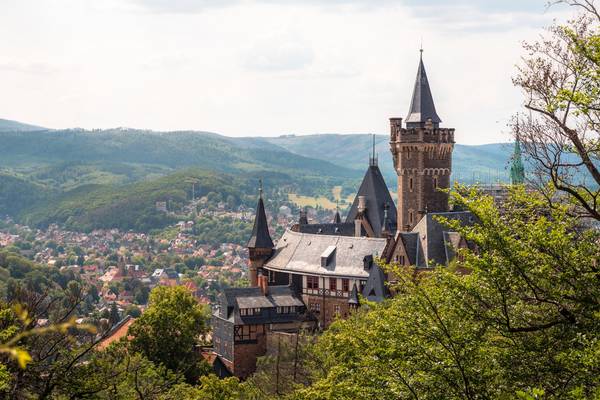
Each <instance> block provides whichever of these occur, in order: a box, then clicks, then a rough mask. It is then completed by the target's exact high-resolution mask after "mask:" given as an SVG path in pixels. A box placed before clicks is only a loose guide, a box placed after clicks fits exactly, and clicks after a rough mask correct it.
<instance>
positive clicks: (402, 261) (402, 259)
mask: <svg viewBox="0 0 600 400" xmlns="http://www.w3.org/2000/svg"><path fill="white" fill-rule="evenodd" d="M400 264H402V265H404V256H400Z"/></svg>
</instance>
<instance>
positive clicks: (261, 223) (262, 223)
mask: <svg viewBox="0 0 600 400" xmlns="http://www.w3.org/2000/svg"><path fill="white" fill-rule="evenodd" d="M248 248H252V249H254V248H260V249H271V248H273V240H271V235H270V234H269V225H268V224H267V214H266V213H265V204H264V202H263V199H262V196H260V197H259V198H258V205H257V206H256V217H255V218H254V227H253V228H252V236H250V240H248Z"/></svg>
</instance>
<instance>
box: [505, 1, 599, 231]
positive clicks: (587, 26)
mask: <svg viewBox="0 0 600 400" xmlns="http://www.w3.org/2000/svg"><path fill="white" fill-rule="evenodd" d="M555 3H566V4H569V5H572V6H574V7H577V8H578V9H579V10H582V14H580V15H579V16H578V17H577V18H576V19H575V20H573V21H571V22H570V23H569V24H567V25H554V26H552V27H551V28H550V29H549V32H548V33H549V34H548V35H547V36H546V37H544V38H542V39H541V40H540V41H538V42H535V43H528V44H526V45H525V50H526V51H527V52H528V53H529V55H528V56H527V57H526V58H525V59H524V60H523V64H522V65H521V66H520V68H519V74H518V75H517V76H516V77H515V79H514V83H515V84H516V85H517V86H518V87H519V88H521V89H522V91H523V94H524V96H525V108H526V109H527V110H528V112H527V113H523V114H521V115H518V116H516V117H515V121H514V124H513V130H514V134H515V136H516V139H517V140H521V141H522V144H523V148H524V153H525V155H526V156H527V157H528V159H529V160H530V162H531V163H532V164H533V166H534V168H535V176H536V177H535V178H534V179H533V180H532V182H533V183H536V184H537V185H538V187H539V189H540V190H542V191H543V192H545V185H546V183H547V182H550V184H551V190H550V192H546V197H547V199H548V200H549V201H550V204H554V203H555V202H557V201H558V202H561V201H562V199H561V198H560V197H557V196H551V194H554V193H553V192H552V191H553V190H558V191H559V193H561V194H564V195H566V197H567V199H568V200H570V201H571V202H572V204H573V205H574V206H575V207H574V210H573V211H575V212H577V214H579V215H581V216H586V217H592V218H594V219H596V220H600V74H598V71H599V70H600V13H599V12H598V9H597V8H596V7H595V5H594V2H593V1H592V0H564V1H555Z"/></svg>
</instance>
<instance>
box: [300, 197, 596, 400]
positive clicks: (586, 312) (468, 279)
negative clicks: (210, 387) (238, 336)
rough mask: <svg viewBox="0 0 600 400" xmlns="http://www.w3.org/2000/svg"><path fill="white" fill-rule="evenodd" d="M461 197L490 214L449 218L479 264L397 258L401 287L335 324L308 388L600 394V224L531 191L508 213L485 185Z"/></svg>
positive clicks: (467, 394) (339, 393) (433, 394)
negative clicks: (407, 264) (453, 268)
mask: <svg viewBox="0 0 600 400" xmlns="http://www.w3.org/2000/svg"><path fill="white" fill-rule="evenodd" d="M454 201H455V202H456V203H458V204H460V205H461V206H463V207H464V208H465V209H469V210H470V211H471V212H473V213H474V214H475V216H476V217H477V219H478V221H479V224H477V225H474V226H472V227H463V226H459V225H457V224H456V223H451V222H450V221H447V222H448V223H449V224H450V225H452V226H451V228H452V229H453V230H456V231H458V232H460V233H461V234H462V235H463V236H464V237H465V238H466V239H467V240H469V241H470V242H471V243H473V244H475V245H476V247H477V248H478V252H477V253H473V252H470V251H465V250H463V251H461V252H462V257H463V261H460V262H459V263H458V264H459V266H460V267H462V268H464V269H466V270H467V271H469V273H468V274H466V275H457V274H455V273H454V272H450V271H448V270H446V269H445V268H442V267H440V268H437V269H435V270H433V271H432V272H430V273H422V274H420V275H417V276H415V275H414V273H413V271H411V270H407V269H400V268H394V269H393V272H394V274H395V275H396V276H397V278H398V284H397V285H396V287H394V290H395V291H396V296H395V297H394V298H393V299H391V300H389V301H387V302H385V303H383V304H377V305H375V304H370V305H369V306H368V307H363V308H362V309H361V310H360V311H359V312H357V313H355V314H354V315H353V316H352V317H351V318H349V319H348V320H346V321H338V322H336V323H334V324H333V325H332V326H331V327H330V329H329V330H328V331H326V332H325V333H324V335H323V336H322V337H321V338H320V339H319V340H318V343H317V345H316V347H315V348H314V350H313V354H314V357H315V361H314V366H313V371H314V378H313V379H314V381H313V384H312V385H311V386H309V387H307V388H305V389H303V390H301V391H299V392H298V393H297V394H296V397H297V398H306V399H308V398H310V399H353V398H363V399H380V398H401V399H403V398H406V399H409V398H420V399H438V398H444V399H459V398H460V399H462V398H467V399H478V398H514V397H516V396H517V394H518V393H519V394H518V395H519V396H521V397H522V398H545V399H568V398H578V399H579V398H596V397H597V396H598V395H600V379H599V377H600V367H599V366H600V363H599V362H598V361H599V360H600V359H599V358H598V354H600V336H599V332H600V300H599V299H600V286H598V283H597V282H598V279H599V278H600V272H599V270H598V268H597V260H598V257H600V254H599V251H600V250H599V248H598V245H597V243H598V240H599V239H600V237H599V234H598V232H595V231H590V230H585V229H582V228H581V227H580V226H579V224H578V221H577V220H576V219H573V218H571V217H570V216H569V215H568V210H567V209H566V208H563V207H558V208H556V209H553V210H548V209H547V207H546V203H545V202H544V199H543V198H540V197H539V196H536V195H534V194H525V193H524V192H523V191H522V190H521V189H518V190H516V191H515V192H514V193H512V195H511V198H510V199H509V201H508V202H507V203H506V204H505V205H504V206H505V207H504V212H502V213H501V212H500V211H499V210H498V209H497V208H496V207H495V206H494V204H493V200H492V199H491V198H489V197H486V196H481V195H478V194H477V193H474V192H470V193H468V195H460V194H456V195H454ZM542 394H543V395H542ZM523 396H525V397H523ZM527 396H530V397H527ZM531 396H533V397H531Z"/></svg>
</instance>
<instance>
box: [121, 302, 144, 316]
mask: <svg viewBox="0 0 600 400" xmlns="http://www.w3.org/2000/svg"><path fill="white" fill-rule="evenodd" d="M125 314H126V315H130V316H132V317H133V318H138V317H139V316H140V315H142V311H141V310H140V308H139V307H138V306H135V305H133V304H132V305H130V306H128V307H127V308H126V309H125Z"/></svg>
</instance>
